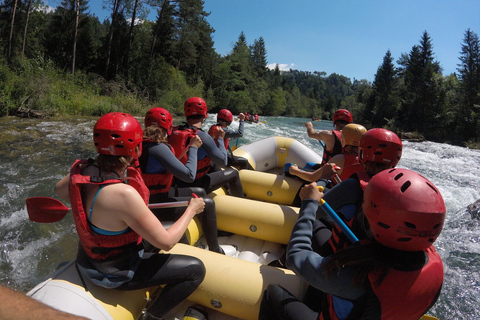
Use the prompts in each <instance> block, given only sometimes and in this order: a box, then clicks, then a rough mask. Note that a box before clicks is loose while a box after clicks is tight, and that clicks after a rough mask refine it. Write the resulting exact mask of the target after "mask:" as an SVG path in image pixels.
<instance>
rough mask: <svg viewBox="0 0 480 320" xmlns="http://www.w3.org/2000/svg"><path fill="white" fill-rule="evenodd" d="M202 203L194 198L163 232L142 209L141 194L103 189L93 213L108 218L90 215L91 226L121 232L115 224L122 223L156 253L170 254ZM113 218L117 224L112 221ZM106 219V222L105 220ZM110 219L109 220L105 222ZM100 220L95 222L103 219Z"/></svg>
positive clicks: (115, 187) (114, 187)
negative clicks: (148, 243) (92, 224)
mask: <svg viewBox="0 0 480 320" xmlns="http://www.w3.org/2000/svg"><path fill="white" fill-rule="evenodd" d="M204 208H205V202H204V201H203V199H202V198H193V199H191V200H190V204H189V206H188V207H187V209H186V210H185V212H184V213H183V215H182V216H181V217H180V218H179V219H178V220H177V221H175V223H174V224H173V225H172V226H171V227H170V228H169V229H168V230H166V229H165V228H164V227H163V225H162V223H161V222H160V221H159V220H158V218H157V217H156V216H155V215H154V214H153V213H152V212H151V211H150V209H149V208H148V207H147V205H145V202H144V201H143V199H142V197H141V196H140V194H139V193H138V192H137V190H135V189H134V188H133V187H131V186H129V185H125V184H121V183H116V184H113V185H108V186H105V187H104V188H103V189H102V192H101V193H100V194H99V195H98V197H97V200H96V202H95V206H94V209H93V211H94V213H95V212H106V213H108V214H101V215H99V214H97V215H95V214H94V215H93V218H92V223H94V224H95V225H96V226H98V227H100V228H105V229H107V230H121V229H120V227H122V226H120V225H119V224H118V223H119V222H123V223H124V224H126V225H128V226H129V227H130V228H131V229H133V230H134V231H135V232H137V233H138V234H139V235H141V236H142V237H143V238H145V240H147V241H148V242H150V243H151V244H152V245H154V246H155V247H157V248H159V249H163V250H166V251H168V250H170V249H171V248H172V247H173V246H174V245H175V244H176V243H177V242H178V241H179V240H180V238H181V237H182V235H183V234H184V233H185V230H186V229H187V227H188V224H189V223H190V221H191V220H192V218H193V217H194V216H195V215H196V214H198V213H200V212H202V211H203V210H204ZM112 215H115V216H116V217H117V218H118V219H115V220H117V224H115V221H112V220H113V219H111V217H112ZM105 217H107V218H105ZM108 217H110V218H108ZM102 218H103V220H96V219H102Z"/></svg>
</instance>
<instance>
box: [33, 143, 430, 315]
mask: <svg viewBox="0 0 480 320" xmlns="http://www.w3.org/2000/svg"><path fill="white" fill-rule="evenodd" d="M234 154H235V155H237V156H242V157H245V158H247V159H248V161H249V163H250V164H251V166H252V167H253V168H255V170H254V171H253V170H241V171H240V179H241V181H242V186H243V188H244V192H245V194H246V195H247V198H236V197H231V196H228V195H226V194H225V191H224V190H223V189H218V190H216V191H214V192H212V193H211V194H210V195H209V196H210V197H212V198H213V199H214V201H215V205H216V213H217V224H218V229H219V230H221V231H226V232H228V234H227V236H221V237H219V243H220V245H221V246H222V248H223V249H224V251H225V252H226V254H227V255H226V256H224V255H220V254H217V253H212V252H210V251H208V250H205V248H206V243H205V241H204V239H203V238H202V231H201V230H202V229H201V226H200V223H199V221H198V219H196V218H195V219H194V220H192V222H191V223H190V225H189V227H188V230H187V232H186V235H187V238H188V240H189V242H190V244H191V245H184V244H177V245H176V246H175V247H174V248H173V249H172V250H171V251H170V253H178V254H188V255H192V256H196V257H197V258H199V259H201V260H202V261H203V263H204V264H205V266H206V270H207V274H206V277H205V279H204V281H203V282H202V284H201V285H200V287H199V288H198V289H197V290H196V291H195V292H194V293H193V294H192V295H191V296H190V297H189V298H188V301H185V302H184V303H183V304H181V305H180V306H178V307H176V308H175V309H174V310H172V311H171V312H170V313H169V314H167V315H165V316H164V318H165V319H169V320H170V319H182V318H183V315H184V314H185V311H186V310H187V308H188V307H189V306H191V305H195V306H197V307H200V308H203V309H204V310H205V311H206V312H208V316H209V320H236V319H238V320H240V319H247V320H255V319H257V318H258V312H259V307H260V302H261V299H262V295H263V291H264V289H265V288H266V286H267V285H268V284H271V283H277V284H280V285H282V286H284V287H285V288H287V289H288V290H289V291H290V292H292V293H293V294H295V295H296V296H297V297H299V298H302V297H303V295H304V293H305V289H306V285H305V283H304V282H303V281H302V280H301V279H300V278H298V277H297V276H296V275H295V274H293V272H291V271H290V270H286V269H281V268H275V267H270V266H268V265H267V264H268V263H269V262H271V261H273V260H276V259H278V258H280V256H281V255H282V253H283V251H284V247H285V244H287V243H288V240H289V237H290V232H291V230H292V228H293V225H294V224H295V222H296V221H297V217H298V211H299V208H297V207H293V206H291V204H292V203H293V201H294V199H295V197H296V195H297V193H298V190H299V189H300V187H301V186H302V182H301V181H300V180H297V179H296V178H290V177H285V176H284V174H283V166H284V164H285V163H295V164H297V165H298V166H299V167H302V166H305V164H306V163H307V162H320V161H321V156H320V155H318V154H316V153H315V152H313V151H312V150H310V149H309V148H307V147H306V146H305V145H303V144H301V143H300V142H298V141H296V140H294V139H291V138H284V137H270V138H266V139H262V140H259V141H256V142H254V143H251V144H249V145H245V146H242V147H240V148H238V149H236V150H235V151H234ZM193 245H195V246H193ZM155 290H156V288H150V289H146V290H137V291H129V292H126V291H116V290H112V289H104V288H100V287H97V286H95V285H94V284H93V283H91V282H89V281H88V279H82V277H80V276H79V273H78V271H77V269H76V268H75V264H74V262H70V263H68V264H67V265H65V266H63V267H61V268H59V270H58V271H57V272H56V273H55V274H54V275H53V276H52V277H51V278H50V279H48V280H46V281H44V282H42V283H40V284H39V285H37V286H36V287H35V288H33V289H32V290H31V291H30V292H29V293H28V295H29V296H31V297H33V298H35V299H37V300H39V301H42V302H44V303H46V304H48V305H51V306H53V307H54V308H57V309H60V310H63V311H66V312H69V313H73V314H77V315H81V316H85V317H87V318H89V319H94V320H136V319H138V318H139V316H140V315H141V312H142V310H143V309H144V307H145V305H146V302H147V298H148V297H149V295H151V294H153V292H154V291H155ZM425 319H427V318H425ZM428 319H431V318H428ZM433 319H435V318H433Z"/></svg>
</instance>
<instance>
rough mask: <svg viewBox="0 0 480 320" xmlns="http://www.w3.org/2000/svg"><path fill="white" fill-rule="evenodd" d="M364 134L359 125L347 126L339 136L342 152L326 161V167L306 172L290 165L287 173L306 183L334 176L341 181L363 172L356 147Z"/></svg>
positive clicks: (363, 129) (363, 128)
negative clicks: (337, 176) (360, 171)
mask: <svg viewBox="0 0 480 320" xmlns="http://www.w3.org/2000/svg"><path fill="white" fill-rule="evenodd" d="M365 132H367V129H365V127H364V126H362V125H360V124H355V123H350V124H347V125H346V126H345V127H344V128H343V130H342V134H341V142H342V150H343V152H342V153H340V154H337V155H335V156H333V157H332V158H331V159H330V160H328V162H327V164H329V165H328V166H326V165H324V166H322V167H320V168H318V169H316V170H315V171H313V172H308V171H304V170H301V169H299V168H298V167H297V166H296V165H292V166H290V167H289V169H288V171H289V173H290V174H291V175H294V176H297V177H299V178H301V179H302V180H305V181H308V182H314V181H318V180H320V179H326V180H329V179H331V178H332V177H333V176H334V175H335V174H338V175H339V177H340V180H342V181H343V180H346V179H348V178H350V176H351V175H352V174H354V173H356V172H357V171H359V170H363V167H362V166H361V164H360V162H358V145H359V144H360V139H361V138H362V136H363V135H364V134H365ZM335 166H337V167H340V169H335Z"/></svg>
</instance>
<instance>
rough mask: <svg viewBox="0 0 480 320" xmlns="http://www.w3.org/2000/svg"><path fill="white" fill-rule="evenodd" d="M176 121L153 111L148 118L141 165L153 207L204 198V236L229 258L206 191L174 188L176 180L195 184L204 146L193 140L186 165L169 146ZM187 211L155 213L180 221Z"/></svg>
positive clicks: (160, 110)
mask: <svg viewBox="0 0 480 320" xmlns="http://www.w3.org/2000/svg"><path fill="white" fill-rule="evenodd" d="M172 129H173V119H172V115H171V114H170V112H168V110H166V109H163V108H152V109H150V110H148V111H147V113H146V115H145V132H144V137H143V142H142V154H141V155H140V157H139V159H138V162H139V166H140V170H141V172H142V177H143V180H144V181H145V184H146V185H147V187H148V189H149V190H150V198H149V203H163V202H177V201H188V200H190V198H191V196H192V194H196V195H197V196H199V197H202V198H203V201H204V202H205V210H204V211H203V212H202V213H200V214H199V217H200V220H201V223H202V229H203V234H204V235H205V240H206V241H207V245H208V249H209V250H210V251H213V252H217V253H221V254H225V252H224V251H223V249H222V248H221V247H220V246H219V245H218V238H217V218H216V214H215V202H214V201H213V199H211V198H208V197H207V194H206V192H205V190H204V189H203V188H200V187H192V188H176V187H172V181H173V177H177V178H178V179H180V180H182V181H185V182H187V183H188V182H193V181H194V180H195V175H196V173H197V150H198V148H200V147H201V145H202V140H201V139H200V137H199V136H198V135H195V136H193V137H192V138H191V139H190V145H189V147H188V160H187V162H186V163H185V164H183V163H182V162H181V161H180V160H178V159H177V158H176V157H175V153H174V150H173V148H171V147H170V146H169V145H168V141H167V137H168V135H169V134H171V133H172ZM185 209H186V207H180V208H164V209H153V210H152V212H153V213H154V214H155V216H156V217H157V218H158V219H159V220H160V221H162V223H163V224H164V225H165V222H167V221H168V222H171V221H176V220H178V219H179V218H180V217H181V216H182V214H183V213H184V212H185Z"/></svg>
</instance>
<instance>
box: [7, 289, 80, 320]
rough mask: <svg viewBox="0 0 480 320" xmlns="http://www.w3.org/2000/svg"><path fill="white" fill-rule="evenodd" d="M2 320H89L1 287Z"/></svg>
mask: <svg viewBox="0 0 480 320" xmlns="http://www.w3.org/2000/svg"><path fill="white" fill-rule="evenodd" d="M0 319H3V320H8V319H12V320H32V319H33V320H34V319H42V320H88V319H87V318H84V317H80V316H76V315H73V314H70V313H67V312H63V311H60V310H57V309H54V308H52V307H50V306H48V305H46V304H43V303H42V302H39V301H37V300H35V299H33V298H31V297H29V296H27V295H25V294H23V293H21V292H18V291H16V290H13V289H10V288H7V287H4V286H1V285H0Z"/></svg>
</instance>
